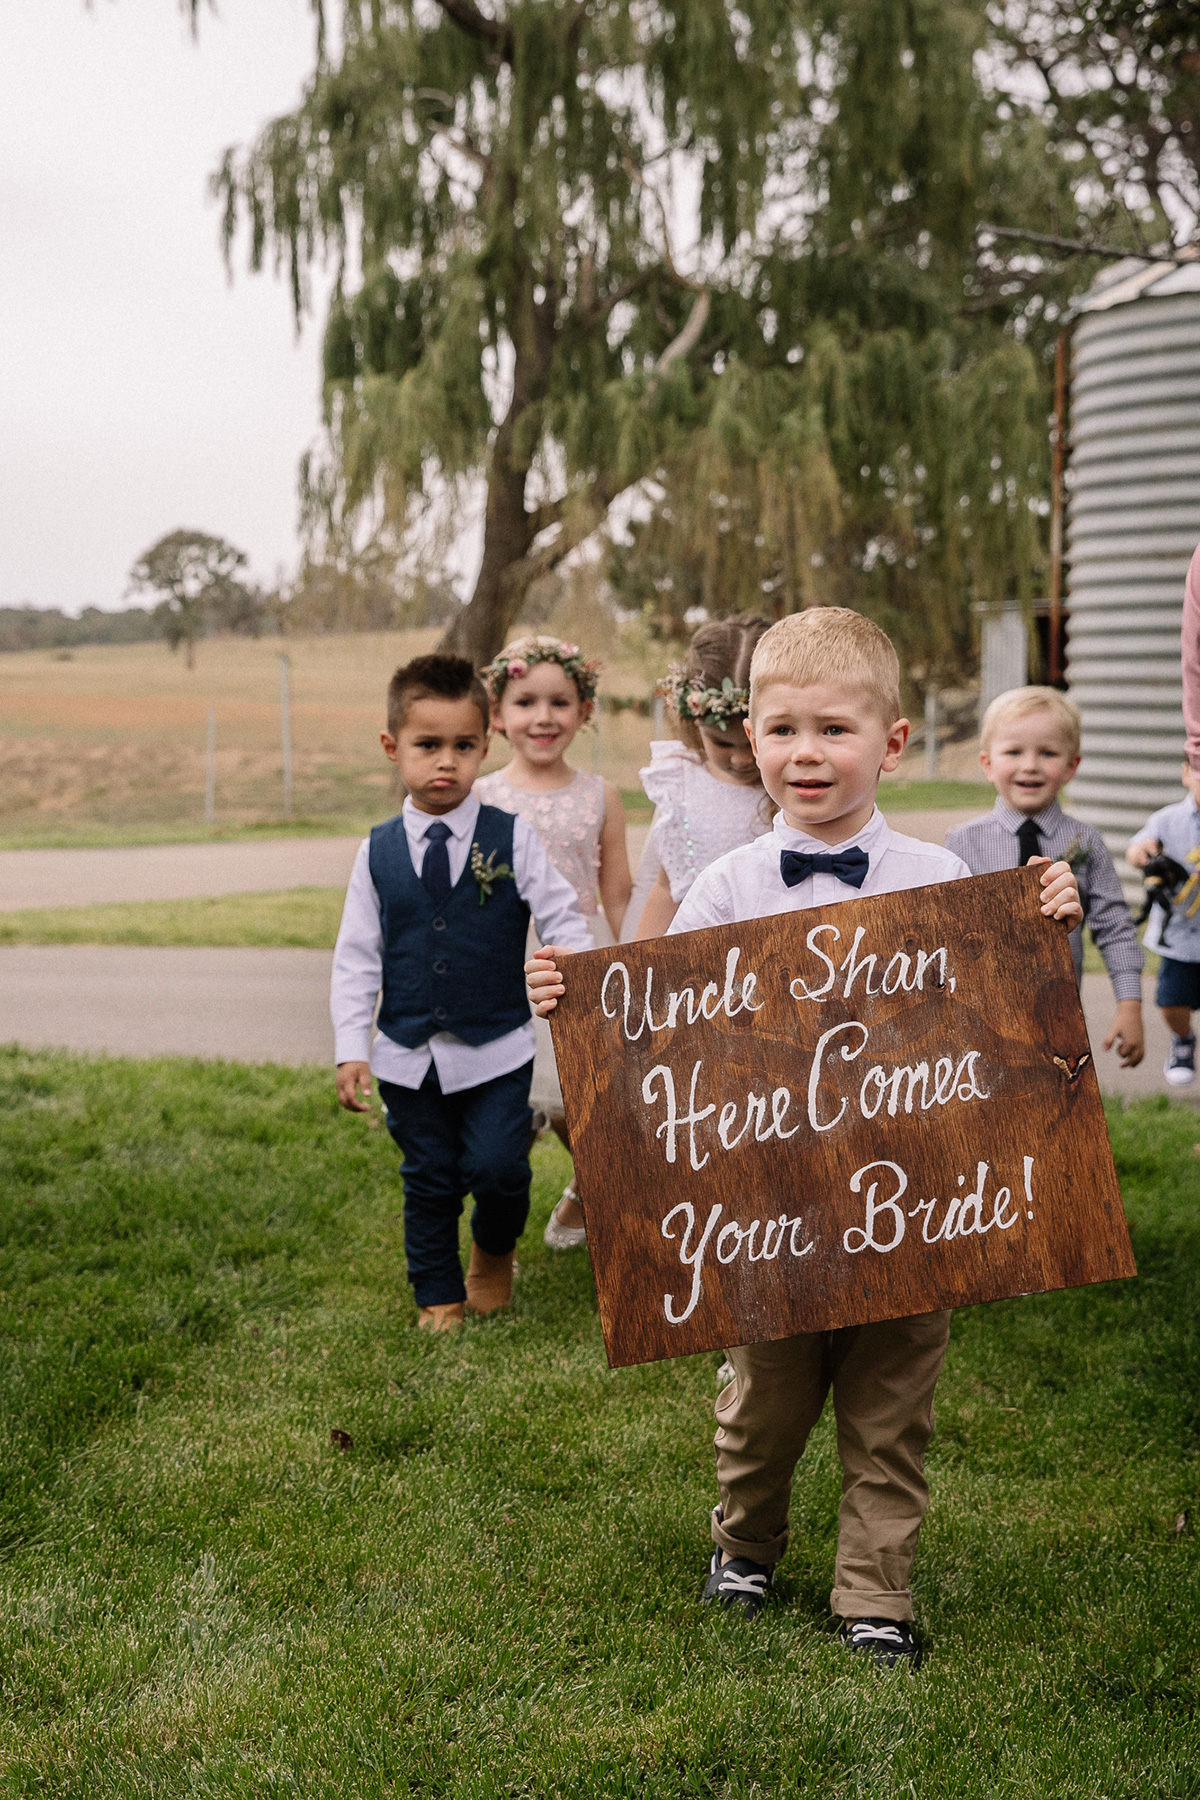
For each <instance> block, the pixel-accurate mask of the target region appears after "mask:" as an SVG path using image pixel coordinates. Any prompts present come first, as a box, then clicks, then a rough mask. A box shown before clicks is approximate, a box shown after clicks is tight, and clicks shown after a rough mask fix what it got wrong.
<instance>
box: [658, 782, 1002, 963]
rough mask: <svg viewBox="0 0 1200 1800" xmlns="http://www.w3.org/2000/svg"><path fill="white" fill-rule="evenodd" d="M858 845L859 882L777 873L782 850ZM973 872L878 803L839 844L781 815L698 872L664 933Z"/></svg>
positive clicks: (817, 852) (826, 850) (815, 852)
mask: <svg viewBox="0 0 1200 1800" xmlns="http://www.w3.org/2000/svg"><path fill="white" fill-rule="evenodd" d="M855 848H856V849H859V850H864V851H865V852H866V854H867V856H868V857H869V858H870V868H869V869H868V870H867V875H866V879H865V880H864V882H863V884H862V887H861V888H853V887H851V886H850V885H849V883H848V882H845V881H839V880H838V878H837V876H836V875H829V874H824V873H817V874H812V875H807V876H805V878H804V880H803V881H799V882H797V883H796V886H795V887H788V886H787V884H786V882H785V881H784V879H783V875H782V873H781V871H780V866H779V858H780V855H781V854H782V852H783V851H784V850H803V851H805V852H806V853H807V854H808V855H810V856H830V855H836V854H837V853H838V852H839V851H843V850H850V849H855ZM970 873H971V871H970V869H968V867H967V865H966V863H965V862H963V861H962V860H961V858H960V857H957V856H954V855H952V854H951V852H950V851H949V850H943V849H941V848H940V847H939V846H938V845H937V844H926V843H924V842H922V840H921V839H920V838H910V837H901V835H900V833H899V832H898V831H893V830H892V828H891V826H890V825H889V824H888V822H887V820H886V819H885V818H884V816H883V814H882V813H881V812H880V810H879V808H878V807H876V808H875V811H874V812H873V813H872V814H871V817H870V818H869V819H868V820H867V823H866V824H865V825H864V826H863V829H862V830H861V831H860V832H858V833H857V834H856V835H855V836H854V837H850V838H846V839H845V841H844V842H842V843H840V844H824V843H822V842H821V841H820V839H819V838H814V837H809V835H808V833H807V832H805V831H797V830H796V829H795V827H794V826H792V825H789V824H788V823H787V821H786V820H785V819H784V816H783V814H782V813H777V814H776V815H775V824H774V826H773V828H772V829H771V830H770V831H767V832H764V833H763V835H762V837H760V838H755V840H754V842H753V843H751V844H745V845H743V846H742V848H741V849H740V850H731V851H730V852H729V854H728V855H727V856H722V857H719V858H718V859H717V861H716V862H715V863H710V864H709V866H708V868H707V869H705V870H704V872H703V873H702V874H701V875H699V876H698V877H697V878H696V882H695V885H694V886H693V887H692V889H691V891H690V893H689V894H688V895H687V897H686V898H685V899H684V901H683V903H682V905H681V906H680V908H679V911H678V912H677V913H676V914H675V917H674V918H673V919H672V921H671V924H670V932H671V933H672V934H673V933H675V932H677V931H699V930H701V929H702V928H703V927H704V926H706V925H732V924H734V923H735V922H736V921H738V920H740V919H763V918H767V917H769V916H770V915H771V914H772V913H785V912H803V911H804V910H805V909H806V908H808V907H810V906H832V905H835V904H836V903H837V902H838V901H841V900H853V899H855V898H859V897H861V898H862V899H863V900H867V899H869V898H870V897H871V895H872V894H895V893H899V892H900V891H901V890H903V889H905V888H919V887H930V886H931V885H932V884H933V883H934V882H935V881H961V880H962V879H963V877H964V876H967V875H969V874H970Z"/></svg>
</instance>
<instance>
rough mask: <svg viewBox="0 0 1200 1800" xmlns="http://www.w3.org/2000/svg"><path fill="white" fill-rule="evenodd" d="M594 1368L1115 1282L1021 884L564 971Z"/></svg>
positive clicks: (1086, 1109) (1058, 944) (874, 907)
mask: <svg viewBox="0 0 1200 1800" xmlns="http://www.w3.org/2000/svg"><path fill="white" fill-rule="evenodd" d="M564 973H565V986H566V993H565V995H564V996H563V997H562V998H561V999H560V1000H559V1003H558V1006H557V1008H556V1009H555V1010H554V1012H553V1013H552V1014H551V1015H550V1022H551V1029H552V1031H553V1035H554V1048H555V1051H556V1054H557V1058H558V1068H559V1074H560V1077H561V1080H562V1089H563V1097H564V1101H565V1105H566V1114H567V1123H568V1127H569V1129H570V1134H571V1145H572V1149H573V1151H574V1155H575V1166H576V1172H577V1177H578V1181H579V1187H580V1191H581V1193H582V1194H583V1195H584V1197H585V1201H586V1205H587V1232H588V1247H589V1249H590V1251H591V1256H592V1266H593V1268H594V1270H595V1274H596V1286H597V1289H598V1292H599V1297H600V1317H601V1321H602V1323H603V1327H604V1341H605V1345H606V1347H607V1350H608V1356H609V1361H610V1362H611V1363H612V1364H613V1365H620V1364H625V1363H636V1362H648V1361H652V1360H654V1359H655V1358H657V1357H663V1356H682V1355H685V1354H688V1353H690V1352H692V1351H697V1350H712V1349H718V1348H725V1347H727V1346H728V1345H731V1344H745V1343H756V1342H761V1341H763V1340H766V1339H769V1338H779V1337H789V1336H791V1335H792V1334H793V1333H796V1332H801V1331H825V1330H830V1329H833V1328H834V1327H837V1326H842V1325H859V1324H864V1323H866V1322H868V1321H871V1320H875V1319H888V1318H900V1317H904V1316H905V1315H908V1314H912V1313H923V1312H931V1311H933V1310H935V1309H937V1308H940V1307H948V1306H966V1305H970V1304H973V1303H974V1302H976V1301H980V1300H999V1299H1003V1298H1005V1297H1006V1296H1008V1295H1012V1294H1026V1293H1033V1292H1044V1291H1045V1290H1047V1289H1050V1288H1061V1287H1079V1286H1083V1285H1084V1284H1086V1283H1088V1282H1092V1281H1110V1280H1112V1279H1113V1278H1114V1277H1117V1276H1127V1275H1135V1274H1136V1273H1137V1271H1136V1268H1135V1266H1134V1261H1133V1252H1132V1249H1131V1247H1130V1243H1129V1233H1128V1231H1127V1229H1126V1225H1125V1216H1124V1213H1123V1211H1122V1207H1121V1197H1120V1193H1119V1190H1118V1187H1117V1178H1116V1171H1115V1170H1114V1168H1113V1160H1112V1152H1111V1150H1110V1148H1109V1142H1108V1133H1107V1130H1106V1128H1105V1123H1104V1113H1103V1109H1102V1107H1101V1103H1100V1091H1099V1087H1098V1086H1097V1082H1096V1073H1095V1067H1094V1065H1093V1062H1092V1057H1091V1051H1090V1048H1089V1045H1088V1036H1087V1029H1086V1027H1085V1025H1084V1020H1083V1013H1082V1010H1081V1008H1080V1004H1079V996H1078V993H1077V991H1076V986H1075V977H1074V971H1073V969H1072V965H1071V951H1070V945H1069V942H1068V937H1067V933H1066V932H1065V931H1064V930H1063V929H1062V927H1061V926H1059V925H1055V924H1053V923H1051V922H1049V921H1047V920H1046V919H1044V918H1043V917H1042V915H1041V913H1040V911H1039V884H1038V874H1037V870H1036V869H1014V870H1011V871H1008V872H1006V873H1004V874H1000V875H983V876H979V877H977V878H976V879H974V880H971V881H957V882H949V883H946V884H944V885H941V886H937V887H931V888H923V889H921V890H920V891H919V892H912V893H898V894H888V895H883V896H881V897H880V898H878V899H873V900H857V901H847V902H846V903H845V904H843V905H840V906H831V907H817V908H814V909H813V910H811V911H808V912H799V913H786V914H783V915H781V916H779V917H775V918H767V919H754V920H750V921H748V922H746V923H744V924H740V925H730V926H722V927H720V928H719V929H716V930H712V931H696V932H690V933H685V934H681V935H680V936H678V937H672V938H656V939H653V940H651V941H649V942H645V943H640V944H618V945H616V946H614V947H613V948H612V949H609V950H595V951H591V952H589V953H587V954H585V955H581V956H573V957H571V959H570V961H569V963H567V964H566V965H565V971H564Z"/></svg>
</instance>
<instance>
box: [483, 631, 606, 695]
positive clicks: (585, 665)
mask: <svg viewBox="0 0 1200 1800" xmlns="http://www.w3.org/2000/svg"><path fill="white" fill-rule="evenodd" d="M542 662H548V663H557V664H558V667H559V668H560V669H561V670H562V671H563V673H564V675H566V676H567V677H568V679H569V680H571V681H573V682H574V683H575V686H576V689H577V690H578V693H579V698H580V699H581V700H584V701H592V700H594V699H595V698H596V684H597V682H598V681H599V679H600V664H599V663H598V662H597V661H596V659H595V657H588V658H585V657H584V656H583V654H582V652H581V651H580V649H579V646H578V644H566V643H560V642H559V640H558V639H557V638H546V639H543V638H523V639H522V640H521V641H520V642H519V643H517V644H514V645H513V647H512V650H511V651H510V652H505V651H503V650H501V652H500V654H499V655H498V656H494V657H493V658H492V660H491V662H490V663H489V664H488V665H487V667H486V669H481V670H480V676H481V678H482V681H483V684H484V686H485V687H486V688H487V691H488V693H489V694H490V695H491V697H492V699H493V700H500V699H501V698H502V696H503V694H504V689H505V687H506V686H507V684H508V683H509V682H510V681H520V680H521V679H522V678H523V677H524V676H526V675H528V674H529V671H530V670H531V669H532V668H533V667H534V666H535V664H537V663H542Z"/></svg>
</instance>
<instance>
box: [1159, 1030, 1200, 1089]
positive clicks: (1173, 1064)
mask: <svg viewBox="0 0 1200 1800" xmlns="http://www.w3.org/2000/svg"><path fill="white" fill-rule="evenodd" d="M1163 1074H1164V1075H1165V1076H1166V1078H1167V1080H1168V1082H1169V1083H1170V1084H1171V1086H1172V1087H1190V1085H1191V1083H1192V1082H1193V1081H1195V1079H1196V1035H1195V1033H1194V1032H1189V1033H1188V1035H1187V1037H1174V1036H1172V1038H1171V1048H1170V1050H1169V1052H1168V1054H1167V1060H1166V1062H1165V1063H1164V1064H1163Z"/></svg>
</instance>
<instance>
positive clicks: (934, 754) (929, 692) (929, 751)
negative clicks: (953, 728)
mask: <svg viewBox="0 0 1200 1800" xmlns="http://www.w3.org/2000/svg"><path fill="white" fill-rule="evenodd" d="M937 731H938V697H937V689H936V688H934V687H931V688H926V690H925V779H926V781H936V780H937V765H938V745H937Z"/></svg>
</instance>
